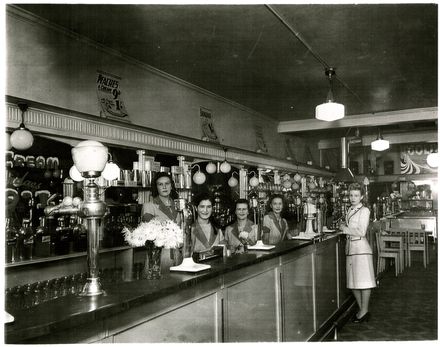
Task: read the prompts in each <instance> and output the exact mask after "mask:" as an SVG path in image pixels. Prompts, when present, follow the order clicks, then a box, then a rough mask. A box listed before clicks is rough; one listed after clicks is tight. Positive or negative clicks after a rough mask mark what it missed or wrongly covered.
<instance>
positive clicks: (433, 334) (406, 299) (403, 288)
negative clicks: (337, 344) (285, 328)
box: [338, 248, 438, 341]
mask: <svg viewBox="0 0 440 347" xmlns="http://www.w3.org/2000/svg"><path fill="white" fill-rule="evenodd" d="M413 254H414V256H416V255H417V254H420V253H419V252H413ZM437 265H438V262H437V252H436V251H435V250H434V249H433V248H430V264H428V265H427V268H426V269H425V268H424V267H423V263H422V259H421V257H420V256H418V257H417V258H415V259H414V260H413V262H412V266H411V267H409V268H408V267H407V268H405V270H404V272H403V273H402V274H401V275H400V276H399V277H394V268H391V269H388V270H387V271H386V272H385V273H384V274H383V277H382V278H381V280H380V283H379V287H378V288H376V289H374V290H373V293H372V295H371V301H370V312H371V318H370V320H369V321H368V322H363V323H353V322H351V321H350V322H348V323H347V324H346V325H345V326H344V327H343V328H342V329H340V330H339V332H338V341H411V340H417V341H420V340H437V339H438V332H437V327H438V322H437V318H438V313H437V312H438V311H437V309H438V305H437V304H438V303H437V296H438V292H437V274H438V273H437Z"/></svg>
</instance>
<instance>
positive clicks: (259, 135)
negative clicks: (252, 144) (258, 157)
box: [255, 124, 267, 153]
mask: <svg viewBox="0 0 440 347" xmlns="http://www.w3.org/2000/svg"><path fill="white" fill-rule="evenodd" d="M255 138H256V140H257V153H267V146H266V142H265V141H264V136H263V127H262V126H261V125H258V124H255Z"/></svg>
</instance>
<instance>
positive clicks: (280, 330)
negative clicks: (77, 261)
mask: <svg viewBox="0 0 440 347" xmlns="http://www.w3.org/2000/svg"><path fill="white" fill-rule="evenodd" d="M343 243H344V240H343V238H340V237H339V236H337V235H333V236H332V237H328V238H326V239H325V240H323V241H322V242H316V243H312V242H311V241H298V240H289V241H286V242H284V243H282V244H280V245H279V246H277V247H276V248H275V249H273V250H271V251H265V252H258V251H249V252H248V253H245V254H239V255H233V256H231V257H227V258H218V259H214V260H211V261H208V262H207V263H208V264H210V265H211V266H212V268H211V269H210V270H207V271H204V272H201V273H198V274H188V273H164V274H163V277H162V279H160V280H136V281H126V282H121V283H118V284H115V285H109V286H108V287H107V288H105V290H106V295H103V296H98V297H80V296H75V295H68V296H65V297H62V298H58V299H55V300H53V301H50V302H47V303H44V304H42V305H38V306H35V307H32V308H30V309H27V310H17V311H15V312H10V313H11V314H12V315H13V316H14V317H15V321H14V322H13V323H10V324H7V325H5V341H6V342H7V343H86V342H107V343H109V342H115V343H123V342H143V343H145V342H234V341H237V342H238V341H267V342H269V341H274V342H275V341H306V340H309V339H313V337H314V336H316V335H317V334H318V332H319V331H320V330H322V329H323V327H325V326H326V325H328V322H329V318H330V317H332V316H333V315H335V314H336V312H338V310H339V309H340V308H341V306H342V305H343V304H344V303H345V302H346V301H347V300H348V299H349V298H350V297H349V294H348V292H347V290H346V289H345V276H344V275H343V274H344V271H345V256H344V254H343ZM330 320H331V319H330ZM171 326H172V329H171V328H170V327H171Z"/></svg>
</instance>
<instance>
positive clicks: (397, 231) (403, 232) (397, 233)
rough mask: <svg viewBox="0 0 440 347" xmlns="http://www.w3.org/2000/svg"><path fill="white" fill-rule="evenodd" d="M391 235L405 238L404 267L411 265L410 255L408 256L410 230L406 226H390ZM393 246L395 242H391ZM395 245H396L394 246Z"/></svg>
mask: <svg viewBox="0 0 440 347" xmlns="http://www.w3.org/2000/svg"><path fill="white" fill-rule="evenodd" d="M388 233H389V234H390V235H395V236H401V237H402V240H403V262H402V269H403V267H405V266H409V257H408V230H407V229H405V228H390V229H389V230H388ZM391 246H392V247H393V246H394V245H393V243H392V242H391ZM394 247H395V246H394Z"/></svg>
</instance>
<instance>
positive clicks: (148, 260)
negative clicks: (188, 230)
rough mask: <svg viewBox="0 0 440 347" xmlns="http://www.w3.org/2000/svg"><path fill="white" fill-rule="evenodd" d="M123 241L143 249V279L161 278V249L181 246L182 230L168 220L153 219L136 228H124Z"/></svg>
mask: <svg viewBox="0 0 440 347" xmlns="http://www.w3.org/2000/svg"><path fill="white" fill-rule="evenodd" d="M122 233H123V234H124V239H125V241H126V242H127V243H128V244H129V245H130V246H132V247H142V246H144V247H145V265H144V271H143V274H144V277H145V278H147V279H158V278H160V277H161V271H160V257H161V253H162V249H163V248H171V249H174V248H178V247H181V246H182V244H183V232H182V229H181V228H180V227H179V226H178V225H177V224H176V223H174V222H173V221H171V220H169V219H161V218H157V217H156V218H153V219H151V220H150V221H149V222H142V223H140V224H139V225H138V226H137V227H136V228H134V229H129V228H127V227H124V229H123V230H122Z"/></svg>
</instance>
